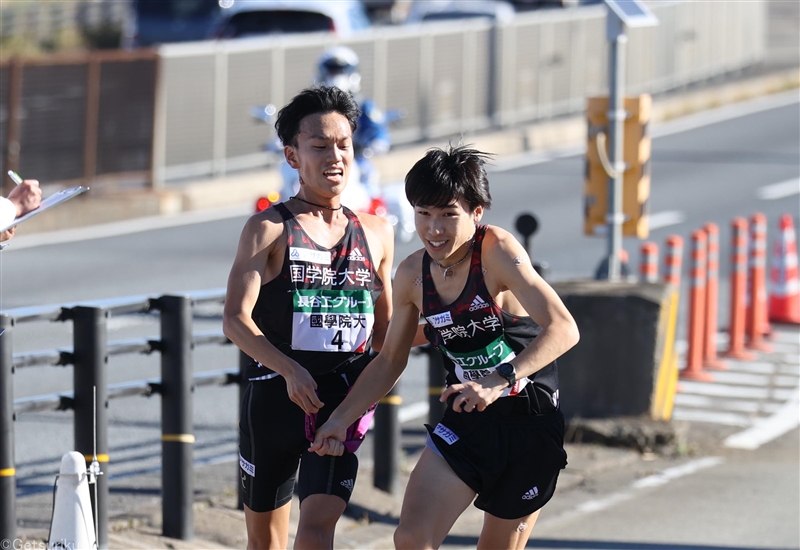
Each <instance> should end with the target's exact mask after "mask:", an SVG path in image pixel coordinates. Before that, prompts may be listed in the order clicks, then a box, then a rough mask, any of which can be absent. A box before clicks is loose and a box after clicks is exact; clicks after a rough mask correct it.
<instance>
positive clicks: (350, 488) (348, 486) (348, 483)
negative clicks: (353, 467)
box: [341, 479, 353, 493]
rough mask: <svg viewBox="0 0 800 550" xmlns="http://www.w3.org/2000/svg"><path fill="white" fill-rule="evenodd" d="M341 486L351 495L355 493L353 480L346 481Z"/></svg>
mask: <svg viewBox="0 0 800 550" xmlns="http://www.w3.org/2000/svg"><path fill="white" fill-rule="evenodd" d="M341 486H342V487H344V488H345V489H347V490H348V491H350V492H351V493H352V492H353V480H352V479H345V480H344V481H342V483H341Z"/></svg>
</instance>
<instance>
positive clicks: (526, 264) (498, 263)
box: [483, 227, 580, 382]
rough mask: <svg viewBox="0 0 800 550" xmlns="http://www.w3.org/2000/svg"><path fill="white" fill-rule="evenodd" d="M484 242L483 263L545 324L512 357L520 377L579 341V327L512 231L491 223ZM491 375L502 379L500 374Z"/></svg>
mask: <svg viewBox="0 0 800 550" xmlns="http://www.w3.org/2000/svg"><path fill="white" fill-rule="evenodd" d="M484 243H485V245H484V252H483V255H484V265H488V266H491V269H493V270H494V271H495V273H497V274H498V275H499V276H498V279H499V282H500V283H501V284H503V285H504V286H506V287H507V288H508V289H509V290H510V291H511V292H512V294H514V296H515V297H516V298H517V300H519V302H520V304H521V305H522V307H523V308H525V311H526V312H527V313H528V315H529V316H530V317H531V318H532V319H533V320H534V321H535V322H536V323H537V324H538V325H539V326H541V327H542V330H541V332H540V333H539V335H538V336H537V337H536V338H534V339H533V341H532V342H531V343H530V344H529V345H528V346H527V347H526V348H525V349H524V350H523V351H522V352H521V353H520V354H519V355H518V356H517V357H516V358H515V359H514V360H513V361H512V363H513V364H514V367H515V368H516V371H517V379H520V378H523V377H525V376H530V375H532V374H534V373H535V372H537V371H539V370H540V369H542V368H544V367H546V366H547V365H549V364H550V363H552V362H553V361H554V360H555V359H557V358H558V357H560V356H561V355H563V354H564V353H565V352H566V351H567V350H569V349H570V348H571V347H573V346H574V345H575V344H577V343H578V340H579V338H580V335H579V333H578V327H577V325H576V324H575V320H574V319H573V318H572V315H571V314H570V312H569V311H568V310H567V308H566V306H565V305H564V303H563V302H562V301H561V298H559V296H558V294H556V291H555V290H553V288H552V287H551V286H550V285H548V284H547V283H546V282H545V280H544V279H542V278H541V276H539V274H538V273H536V270H535V269H533V265H532V264H531V260H530V258H529V257H528V253H527V252H526V251H525V248H524V247H523V246H522V245H521V244H520V243H519V242H518V241H517V240H516V239H515V238H514V236H513V235H511V234H510V233H508V232H507V231H505V230H503V229H499V228H495V227H491V228H490V230H489V231H488V232H487V239H486V241H484ZM491 376H493V377H497V378H499V379H500V380H503V379H502V377H500V375H499V374H496V373H493V374H492V375H491ZM487 378H488V377H487ZM503 381H504V380H503ZM487 382H488V381H487Z"/></svg>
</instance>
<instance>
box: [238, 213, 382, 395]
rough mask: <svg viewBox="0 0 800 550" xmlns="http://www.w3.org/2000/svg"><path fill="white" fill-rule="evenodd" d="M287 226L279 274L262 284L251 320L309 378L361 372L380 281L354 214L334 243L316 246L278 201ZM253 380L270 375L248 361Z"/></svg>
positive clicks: (364, 361) (350, 214) (268, 369)
mask: <svg viewBox="0 0 800 550" xmlns="http://www.w3.org/2000/svg"><path fill="white" fill-rule="evenodd" d="M274 208H275V209H276V210H277V211H278V212H279V213H280V214H281V216H282V217H283V223H284V227H285V228H286V255H285V257H284V260H283V267H282V268H281V272H280V274H279V275H278V276H277V277H275V278H274V279H273V280H271V281H269V282H268V283H266V284H264V285H263V286H262V287H261V290H260V291H259V294H258V300H257V301H256V304H255V306H254V307H253V314H252V317H253V321H255V323H256V325H257V326H258V328H259V329H261V331H262V332H263V333H264V336H266V337H267V340H269V341H270V343H272V344H273V345H274V346H275V347H277V348H278V349H279V350H281V351H282V352H283V353H284V354H286V355H288V356H289V357H291V358H292V359H294V360H295V361H297V362H298V363H300V364H301V365H302V366H303V367H305V368H306V369H308V371H309V372H310V373H311V374H312V375H314V376H318V375H323V374H329V373H334V372H337V373H339V372H347V371H350V370H360V368H362V367H363V366H364V365H365V364H366V362H367V361H368V352H369V349H370V343H371V340H372V330H373V326H374V324H375V302H376V301H377V300H378V297H379V296H380V294H381V292H382V291H383V282H382V281H381V279H380V277H379V276H378V273H377V270H376V269H377V268H376V266H375V264H374V262H373V261H372V257H371V255H370V252H369V247H368V246H367V238H366V235H365V234H364V229H363V228H362V226H361V222H360V221H359V220H358V217H357V216H356V215H355V214H354V213H353V212H352V211H351V210H349V209H348V208H347V207H343V208H342V212H343V213H344V215H345V216H347V220H348V223H347V228H346V229H345V233H344V236H343V237H342V239H341V240H340V241H339V242H338V243H337V244H336V246H334V247H333V248H325V247H322V246H320V245H318V244H317V243H315V242H314V241H313V240H312V239H311V238H310V237H309V236H308V234H306V232H305V231H304V230H303V228H302V226H301V225H300V224H299V223H298V222H297V219H296V218H295V215H294V214H292V212H291V211H290V210H289V209H288V208H287V207H286V206H285V205H283V204H282V203H278V204H276V205H275V206H274ZM246 375H247V377H248V378H249V379H250V380H254V379H259V378H265V377H271V376H273V375H274V373H273V371H272V370H271V369H270V368H269V365H261V364H260V363H253V365H251V367H249V368H248V371H247V373H246Z"/></svg>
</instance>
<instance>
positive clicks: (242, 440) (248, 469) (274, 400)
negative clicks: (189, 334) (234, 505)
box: [239, 375, 358, 512]
mask: <svg viewBox="0 0 800 550" xmlns="http://www.w3.org/2000/svg"><path fill="white" fill-rule="evenodd" d="M315 380H316V381H317V385H318V389H317V394H318V395H319V398H320V400H321V401H322V402H323V403H324V404H325V406H324V407H323V408H322V410H320V413H319V423H318V424H319V425H322V423H323V422H324V421H325V420H327V418H328V416H330V414H331V412H333V410H334V409H335V408H336V407H337V406H338V405H339V403H341V402H342V401H343V400H344V398H345V396H346V395H347V388H348V384H347V382H346V381H345V379H344V378H343V377H342V376H341V375H330V376H324V377H319V378H316V379H315ZM310 444H311V443H310V442H309V441H308V439H307V438H306V434H305V412H303V409H301V408H300V407H299V406H297V405H296V404H295V403H293V402H292V401H291V400H289V396H288V395H287V393H286V382H285V380H284V379H283V377H282V376H277V377H275V378H271V379H269V380H257V381H250V382H248V384H247V388H246V389H245V392H244V396H243V398H242V407H241V415H240V418H239V475H240V479H241V483H242V488H243V489H244V504H245V505H246V506H247V507H248V508H250V509H251V510H253V511H254V512H269V511H272V510H275V509H277V508H280V507H281V506H283V505H284V504H286V503H288V502H289V501H290V500H291V498H292V491H293V489H294V484H295V474H297V465H298V463H299V464H300V471H299V476H298V482H297V489H298V494H299V497H300V500H301V502H302V500H303V499H304V498H306V497H307V496H309V495H313V494H323V495H336V496H338V497H341V498H342V500H344V501H345V502H348V501H349V500H350V494H351V492H352V491H353V486H354V484H355V481H356V474H357V472H358V458H357V456H356V455H354V454H350V453H345V454H344V455H343V456H319V455H317V454H316V453H309V452H308V450H307V449H308V447H309V445H310Z"/></svg>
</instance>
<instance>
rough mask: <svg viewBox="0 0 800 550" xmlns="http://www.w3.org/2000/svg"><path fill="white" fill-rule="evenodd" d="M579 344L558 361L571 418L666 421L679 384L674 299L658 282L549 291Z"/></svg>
mask: <svg viewBox="0 0 800 550" xmlns="http://www.w3.org/2000/svg"><path fill="white" fill-rule="evenodd" d="M553 288H555V290H556V292H558V294H559V295H560V296H561V299H562V300H563V301H564V303H565V304H566V306H567V308H568V309H569V311H570V312H571V313H572V315H573V317H574V318H575V321H576V322H577V324H578V328H579V330H580V333H581V341H580V342H579V343H578V345H577V346H575V347H574V348H573V349H571V350H570V351H568V352H567V353H566V354H565V355H564V356H563V357H562V358H561V359H559V377H560V383H559V387H560V392H561V393H560V395H561V407H562V410H563V411H564V414H565V416H566V417H567V418H568V419H569V418H608V417H614V416H648V417H652V418H654V419H668V418H669V416H670V413H671V403H672V398H671V397H670V394H674V391H675V384H674V382H675V381H676V380H677V370H676V368H675V361H674V357H675V355H674V335H675V330H674V327H675V321H676V319H675V317H676V315H675V314H676V312H677V308H676V307H673V305H674V304H677V293H676V292H675V291H674V290H673V289H672V287H670V286H668V285H665V284H662V283H609V282H606V281H565V282H561V283H555V284H554V285H553Z"/></svg>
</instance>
